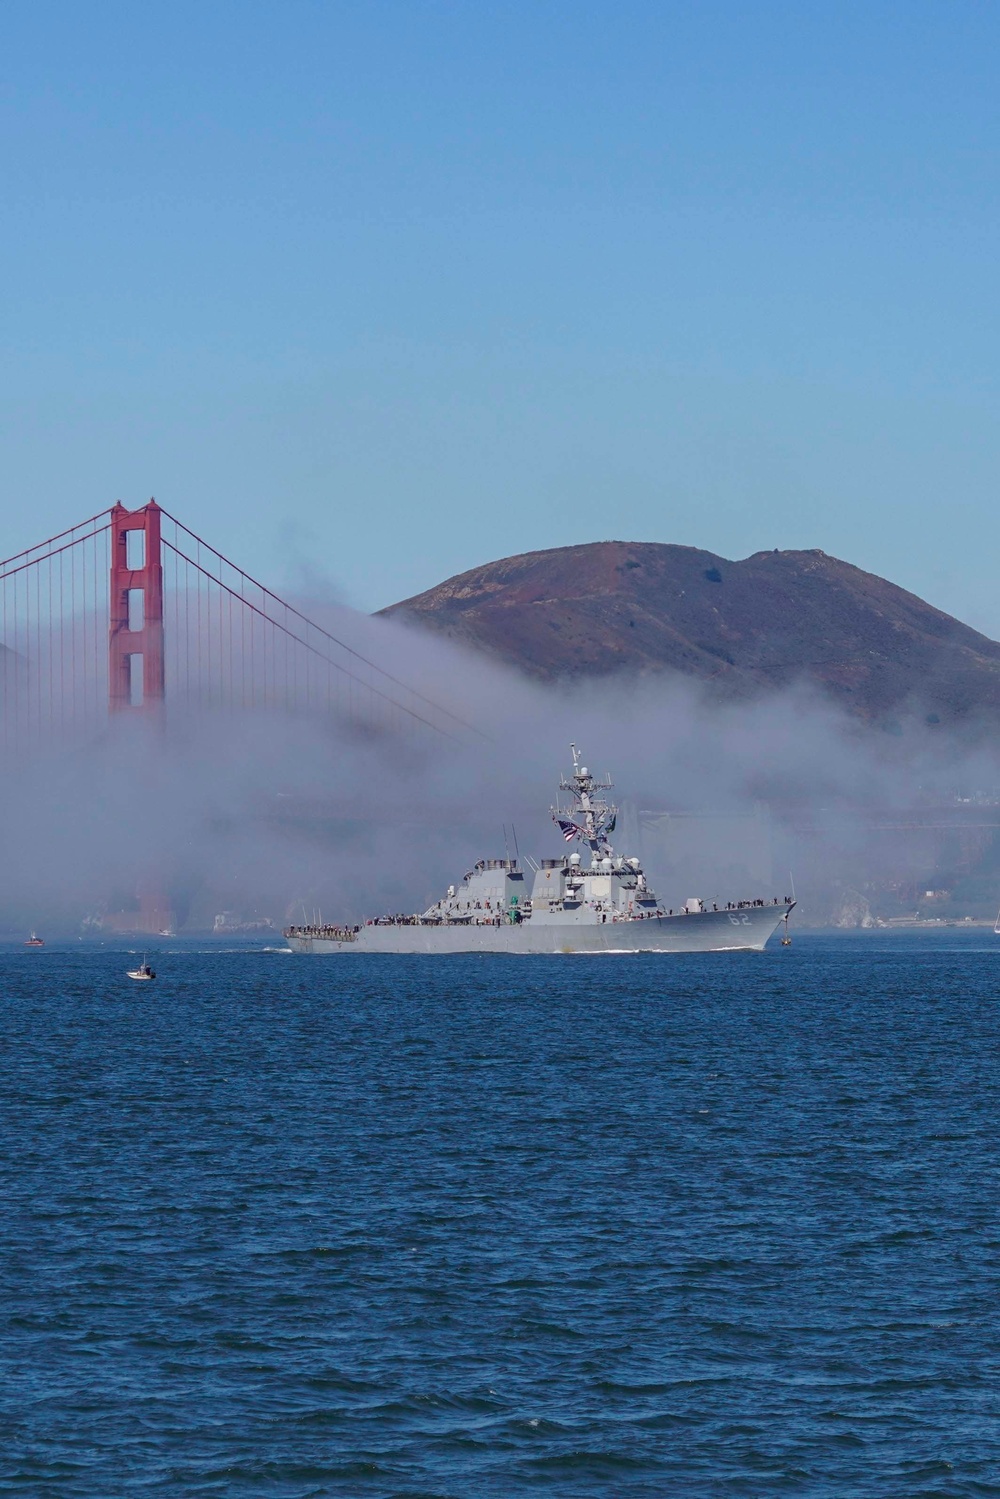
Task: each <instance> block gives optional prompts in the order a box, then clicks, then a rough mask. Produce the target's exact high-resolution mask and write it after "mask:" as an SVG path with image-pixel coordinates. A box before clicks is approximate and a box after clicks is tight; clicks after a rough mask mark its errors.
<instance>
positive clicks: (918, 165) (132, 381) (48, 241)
mask: <svg viewBox="0 0 1000 1499" xmlns="http://www.w3.org/2000/svg"><path fill="white" fill-rule="evenodd" d="M998 57H1000V7H997V6H996V5H994V4H985V3H976V0H969V3H961V0H949V3H933V4H932V3H923V0H909V3H906V4H880V3H868V4H864V5H861V4H852V3H838V4H832V3H831V4H823V3H815V4H804V3H799V4H770V3H760V4H754V3H752V0H749V3H739V4H736V3H721V0H720V3H713V0H706V3H699V4H697V5H692V4H690V3H687V4H672V3H669V0H663V3H660V4H653V3H629V0H616V3H614V4H612V3H611V0H607V3H604V4H596V3H591V0H574V3H546V0H535V3H530V4H529V3H497V4H488V3H478V4H473V3H434V4H431V3H420V0H411V3H406V4H404V3H382V0H367V3H364V4H361V3H351V4H338V3H335V0H328V3H307V0H283V3H281V4H280V5H279V4H264V3H254V0H242V3H240V4H230V3H206V0H201V3H200V4H197V5H195V4H189V3H184V0H173V3H171V4H169V5H168V4H165V3H147V4H143V5H135V4H134V3H130V4H116V3H111V0H101V3H96V0H95V3H91V4H80V3H78V0H77V3H73V4H51V3H46V0H33V3H31V4H25V3H21V0H7V3H6V4H5V5H4V6H3V7H2V9H0V173H2V182H3V197H2V202H3V205H4V207H3V227H2V233H0V347H2V353H3V358H2V361H0V398H2V400H0V484H2V490H0V494H2V510H0V520H2V525H3V545H2V547H0V550H2V551H3V553H4V554H5V555H7V554H9V553H10V552H13V551H16V550H17V549H18V548H19V547H21V546H22V545H26V544H28V543H30V542H33V541H35V540H37V539H39V538H40V537H41V536H42V535H44V534H48V533H50V532H53V531H56V530H58V529H60V528H61V527H62V526H63V525H66V524H69V523H71V522H72V521H73V520H75V519H77V518H78V517H82V516H83V515H85V514H90V513H92V512H93V511H96V510H98V509H100V508H102V507H103V506H104V505H105V504H106V503H109V502H111V501H112V500H114V499H122V500H123V501H124V502H125V503H126V504H130V505H131V504H139V503H141V502H142V501H143V500H144V499H146V498H147V497H148V496H149V495H150V494H155V495H156V496H157V498H158V499H160V500H161V501H162V503H164V504H165V505H166V506H167V507H168V508H169V509H171V510H173V511H174V512H175V513H177V514H178V515H179V516H180V517H181V518H183V519H184V520H185V521H186V522H187V523H188V524H189V525H191V526H193V527H194V529H196V530H199V531H201V532H202V534H204V535H205V536H207V537H208V538H209V539H210V540H212V541H214V542H215V543H216V544H217V545H220V546H221V547H222V549H223V550H224V551H226V552H228V553H229V554H230V555H232V556H233V557H234V558H235V560H237V561H239V562H241V563H242V564H243V565H244V566H245V567H247V568H248V570H250V571H251V572H254V573H256V574H258V575H262V576H263V577H264V578H265V580H266V581H268V582H271V583H276V584H278V585H279V586H284V587H289V586H291V587H297V586H300V585H301V583H302V580H303V579H304V578H305V579H313V580H315V579H327V580H329V581H330V582H331V583H332V584H333V585H334V586H335V587H336V588H337V589H338V590H339V591H340V593H341V595H342V596H343V597H344V598H345V599H346V600H347V601H349V602H352V603H355V604H358V605H360V606H362V607H366V608H377V607H380V606H381V605H383V604H387V603H390V602H392V601H394V600H396V599H398V598H401V597H404V596H406V595H407V594H410V593H413V592H416V591H418V590H419V589H422V588H425V587H428V586H430V585H432V584H433V583H435V582H438V581H440V580H441V579H442V578H444V577H446V576H448V575H449V574H451V573H454V572H458V571H461V570H463V569H465V568H468V567H472V566H475V565H476V564H477V563H480V562H483V561H487V560H490V559H492V558H495V557H499V556H503V555H506V554H509V553H512V552H519V551H526V550H530V549H533V548H537V547H549V546H559V545H565V544H569V543H572V542H581V541H593V540H601V539H605V538H608V537H618V538H627V539H638V540H646V541H673V542H681V543H685V544H689V545H695V546H701V547H705V548H708V549H710V550H712V551H717V552H720V553H722V554H723V555H725V556H730V557H739V556H745V555H747V554H749V553H750V552H753V551H757V550H760V549H762V548H765V547H774V546H779V547H822V548H823V549H824V550H825V551H827V552H831V553H834V554H836V555H838V556H841V557H844V558H846V559H848V560H850V561H852V562H855V563H857V564H859V565H860V566H862V567H866V568H869V569H871V570H873V571H876V572H879V573H881V574H883V575H884V576H887V577H890V578H892V579H893V580H894V581H897V582H899V583H901V584H903V585H904V586H906V587H908V588H911V589H913V590H914V591H915V592H917V593H920V594H922V595H923V596H924V597H926V598H928V599H930V600H931V602H933V603H935V604H938V605H939V606H940V607H942V608H945V609H947V610H949V611H950V612H953V613H956V614H958V615H959V616H960V617H962V618H964V619H967V620H968V621H969V622H970V623H972V624H975V625H977V626H978V627H979V628H981V629H984V630H986V631H987V632H988V633H992V634H994V635H1000V591H998V589H997V587H996V573H997V570H998V568H997V561H996V558H997V551H998V542H1000V515H998V510H1000V506H998V499H997V487H998V485H997V480H998V474H1000V422H998V420H997V385H998V379H997V377H998V366H1000V317H998V313H1000V277H998V274H997V267H998V264H1000V243H998V241H1000V234H998V228H1000V207H998V205H1000V193H998V176H1000V121H998V114H1000V86H998V85H1000V79H998Z"/></svg>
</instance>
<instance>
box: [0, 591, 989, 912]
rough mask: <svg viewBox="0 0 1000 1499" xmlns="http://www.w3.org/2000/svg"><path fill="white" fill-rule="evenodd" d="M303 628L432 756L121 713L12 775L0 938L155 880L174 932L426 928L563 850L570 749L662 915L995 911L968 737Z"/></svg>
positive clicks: (669, 683) (431, 640) (985, 808)
mask: <svg viewBox="0 0 1000 1499" xmlns="http://www.w3.org/2000/svg"><path fill="white" fill-rule="evenodd" d="M305 607H307V608H308V610H309V612H310V613H311V615H312V617H314V618H317V619H318V620H319V622H320V623H321V624H323V625H324V626H325V627H326V628H327V629H329V630H331V631H332V632H333V633H335V634H336V635H337V636H338V637H339V638H340V639H341V640H343V641H345V642H346V643H347V644H348V645H349V646H351V647H352V648H353V649H354V650H355V651H358V652H359V653H360V654H361V655H362V656H364V657H367V658H368V660H369V661H372V662H375V663H378V664H381V665H383V666H384V668H385V669H386V670H387V671H389V672H391V673H392V675H393V676H394V677H396V678H398V679H399V680H400V681H402V682H405V683H406V684H408V686H409V687H410V688H413V689H415V690H416V691H417V692H419V693H421V694H424V695H425V697H426V698H427V699H429V700H430V701H431V702H433V703H434V704H436V705H439V707H440V708H443V709H445V710H447V711H448V713H449V714H451V715H454V717H445V716H444V715H443V714H442V713H441V712H439V711H434V710H431V709H430V708H429V707H428V705H427V704H426V703H423V701H422V700H421V699H417V698H412V697H406V698H405V701H407V702H408V703H410V704H411V705H412V706H414V707H415V708H416V710H417V711H418V712H419V713H420V714H421V716H426V717H427V718H430V719H432V720H433V721H434V722H435V723H437V724H439V725H441V726H442V727H444V728H445V729H446V732H436V731H435V730H433V729H431V728H429V727H427V726H425V725H424V724H423V723H421V722H419V720H417V719H409V718H407V717H405V716H402V718H400V716H399V715H397V727H394V728H389V727H386V726H384V725H383V726H380V725H379V723H378V722H377V721H363V722H358V721H356V720H355V721H351V720H349V719H347V718H345V717H343V716H337V715H334V714H331V713H329V712H324V711H318V710H317V709H315V708H312V709H306V708H301V709H294V708H293V709H292V710H290V711H289V710H285V709H282V710H278V709H274V708H272V709H270V710H263V709H261V710H257V711H249V710H226V711H223V710H222V708H219V707H212V706H208V707H204V706H202V707H199V708H197V709H195V708H194V707H192V706H188V705H186V703H185V700H184V698H183V697H182V696H179V695H177V696H172V697H171V699H170V701H169V703H168V711H167V715H166V719H165V723H164V724H163V725H162V726H158V725H155V724H153V723H150V722H147V721H145V720H143V718H142V717H141V715H133V714H123V715H119V716H118V718H117V719H116V720H114V721H112V722H107V723H104V722H101V720H100V717H98V719H97V720H96V722H95V723H94V724H92V725H91V727H90V729H89V730H88V731H87V732H85V733H81V732H75V733H73V734H70V733H68V732H62V733H60V732H52V733H50V734H49V735H47V736H46V737H45V738H44V739H43V740H42V742H41V743H40V744H38V745H36V746H35V747H34V748H33V749H32V751H31V753H30V755H26V754H24V753H23V752H22V753H21V754H20V755H18V754H15V753H13V752H11V753H9V754H8V756H7V760H6V764H5V774H4V777H3V783H2V791H0V810H2V816H3V827H4V833H5V858H4V860H3V863H2V872H0V928H2V929H4V930H6V931H8V932H19V931H20V930H21V929H22V928H26V927H30V926H34V927H38V928H39V929H42V928H44V929H45V930H46V931H51V932H52V933H53V934H54V933H55V932H57V931H59V932H63V933H71V932H76V931H79V930H80V926H81V923H82V922H85V921H88V920H89V921H90V922H91V923H93V922H96V921H98V920H99V919H101V918H102V917H104V916H106V915H107V914H108V913H112V912H114V911H116V910H122V909H126V908H129V907H132V906H134V905H135V903H136V891H137V889H138V888H139V887H140V886H146V887H147V888H148V886H149V885H150V883H151V882H154V883H155V882H158V883H159V885H160V887H161V888H162V891H163V893H164V895H165V896H166V898H167V901H168V904H169V906H170V907H171V908H172V909H173V910H174V911H175V912H176V914H177V918H178V920H179V922H180V923H181V929H182V930H184V929H187V930H204V929H206V928H209V927H211V925H212V922H213V919H214V917H215V916H216V915H217V914H218V913H221V912H227V913H231V918H232V920H234V921H244V922H251V921H263V920H270V921H271V922H273V923H274V924H275V925H276V926H280V925H281V924H282V923H283V922H285V921H287V920H302V919H304V918H305V919H312V918H313V917H315V916H321V917H322V918H323V919H326V920H339V919H344V920H351V921H355V920H359V919H363V918H364V917H365V916H368V915H374V914H378V913H379V912H381V911H386V910H390V911H415V910H421V909H423V908H424V907H426V906H427V905H428V904H429V903H430V902H431V901H432V900H433V899H435V898H436V897H437V896H438V895H439V894H440V893H441V892H442V890H443V888H444V887H445V886H446V885H447V884H448V883H449V882H450V881H453V880H455V879H457V878H458V877H460V876H461V875H462V873H463V872H464V871H465V870H466V869H467V868H469V867H470V865H471V864H472V862H474V861H475V860H476V859H478V858H480V857H493V856H498V855H502V854H503V853H504V852H505V837H506V842H507V849H508V851H509V852H510V853H512V854H513V852H514V849H515V839H516V844H517V848H518V851H519V852H520V855H521V857H522V860H523V859H524V857H525V856H526V855H530V856H531V857H533V858H535V859H538V858H541V857H542V856H544V855H555V854H558V853H560V852H561V851H562V850H563V848H564V845H563V844H562V842H561V840H560V838H559V835H558V832H557V830H556V829H555V828H554V827H553V825H552V822H551V820H550V816H549V808H550V806H551V805H552V803H553V802H554V801H555V800H556V797H557V786H558V779H559V774H560V772H565V771H567V770H568V769H569V768H570V765H571V756H570V749H569V746H570V743H571V741H572V742H575V743H576V744H577V745H578V746H579V747H580V749H581V751H582V753H583V756H584V759H585V761H586V763H587V764H588V765H589V767H590V768H591V769H592V770H593V771H595V772H604V771H606V770H607V771H610V772H611V773H612V776H613V779H614V782H615V793H614V795H615V799H616V800H617V801H618V802H619V804H620V805H621V807H622V815H621V817H620V819H619V826H618V831H617V833H616V836H615V843H616V846H617V847H618V849H619V850H620V851H621V852H622V853H625V854H632V853H636V852H637V853H639V854H640V856H641V857H642V858H643V860H644V862H645V864H646V867H647V870H648V871H649V874H650V877H651V882H652V883H653V884H654V887H655V888H657V890H658V892H659V893H660V894H661V896H662V898H663V899H664V900H665V901H666V902H667V903H668V904H674V905H676V904H678V903H679V902H680V901H681V900H683V899H685V898H686V897H687V896H689V895H700V896H702V897H703V898H705V899H707V900H709V901H712V900H717V901H720V902H722V901H725V900H730V899H732V900H737V899H742V898H747V897H752V896H755V895H764V896H771V895H781V894H784V893H785V892H786V891H789V889H790V885H791V882H792V881H793V880H794V884H795V894H796V896H797V897H798V899H799V902H800V912H799V919H801V920H802V921H804V922H806V923H813V924H818V925H820V924H826V923H829V922H831V921H836V920H838V919H850V912H851V911H852V910H853V911H855V913H856V914H857V913H860V915H859V918H858V919H863V918H864V913H865V912H866V911H867V910H878V909H879V908H880V905H881V906H885V907H886V909H889V908H893V909H895V908H897V907H898V909H900V910H905V909H908V908H909V905H911V904H912V902H913V900H915V899H916V898H917V896H918V895H919V896H920V898H925V896H926V890H930V889H936V888H937V886H938V885H942V884H943V882H944V881H946V880H947V881H949V882H950V885H949V889H952V888H954V889H960V897H959V896H955V897H954V898H955V899H959V898H961V899H964V900H965V902H966V904H967V905H969V907H970V910H972V906H973V905H975V906H976V910H975V912H974V914H982V911H983V910H985V909H986V907H987V906H989V905H990V903H992V904H993V906H994V908H995V905H996V904H997V901H998V900H1000V883H998V884H997V896H996V898H995V897H994V891H993V884H992V881H993V861H992V846H993V842H994V840H995V837H996V834H995V832H994V831H992V822H993V821H994V819H995V811H994V809H993V808H992V805H991V803H992V801H993V799H994V798H993V788H994V787H996V786H997V785H1000V764H998V757H997V755H996V754H995V753H994V751H993V750H992V748H991V747H990V743H989V739H988V737H987V736H985V735H984V734H982V733H977V732H975V726H969V727H968V728H967V729H966V730H964V731H963V732H962V733H959V732H957V731H953V730H949V729H947V728H946V727H944V726H941V725H934V726H929V725H927V724H926V723H925V722H924V716H923V715H922V714H921V713H920V711H919V705H915V706H914V712H913V715H912V717H911V718H910V719H909V720H906V721H904V722H903V723H902V724H901V726H900V727H901V731H900V732H895V733H892V734H889V733H886V732H883V731H879V730H877V729H870V728H866V727H864V726H863V725H861V724H859V723H858V722H856V721H854V720H852V719H849V718H847V717H846V716H844V715H843V714H842V713H841V712H840V711H838V710H837V709H835V708H834V707H832V706H831V705H830V704H829V703H827V702H825V701H824V700H823V699H822V697H820V696H819V695H818V694H817V693H815V692H814V691H811V690H810V689H809V688H808V687H807V686H805V685H803V686H801V687H800V688H797V689H794V690H789V691H785V692H783V693H781V694H780V695H777V696H770V697H765V698H761V699H760V700H758V701H754V702H747V703H743V704H738V705H733V704H727V705H724V706H720V705H719V704H718V703H715V702H712V701H711V700H710V699H709V698H708V697H707V696H705V694H704V693H703V692H702V691H701V690H700V689H699V688H698V687H697V686H696V685H694V684H692V683H690V682H686V681H685V680H684V679H681V678H675V677H657V678H647V679H643V680H639V681H627V680H625V679H621V678H618V679H609V680H608V681H599V680H593V679H591V680H588V681H585V682H577V683H570V684H564V685H559V686H542V685H538V684H535V683H532V682H530V681H528V680H526V679H524V678H522V677H520V676H519V675H517V674H515V673H513V672H511V671H509V670H506V669H505V668H503V667H502V666H500V665H498V664H496V663H493V662H491V661H489V660H487V659H484V658H483V657H481V656H478V655H473V654H471V653H469V652H466V651H465V650H462V649H459V648H458V647H455V646H453V645H450V644H449V643H448V642H446V641H443V640H441V639H438V638H435V637H432V636H430V635H428V634H426V633H423V632H420V631H417V630H412V629H408V628H407V627H405V626H403V625H400V624H397V623H390V622H386V621H382V620H376V619H370V618H368V617H366V616H363V615H359V614H356V613H353V612H352V611H350V610H347V609H344V608H342V607H340V606H334V605H330V604H321V603H317V601H316V600H315V599H313V600H310V601H309V602H308V604H307V605H306V606H305ZM343 659H344V660H345V661H346V660H351V661H352V663H353V666H354V668H355V669H357V670H358V671H360V672H361V673H362V675H365V676H366V677H367V678H368V679H369V680H371V681H376V680H381V679H379V678H378V677H377V676H376V675H375V674H374V673H373V672H372V670H371V669H370V668H368V667H366V666H364V665H363V664H362V663H359V662H357V661H356V660H354V658H348V657H344V658H343ZM382 688H383V689H384V690H386V691H388V692H391V693H394V694H395V695H397V696H399V697H401V698H402V694H400V693H399V692H398V690H397V689H396V688H394V687H393V686H392V685H391V684H388V683H386V682H384V681H382ZM400 725H401V726H400ZM952 821H953V822H954V828H952V827H951V822H952ZM962 881H964V882H965V883H964V885H963V884H962ZM977 881H978V884H977V883H976V882H977ZM970 882H971V883H970ZM911 887H912V888H911ZM918 887H919V889H918ZM925 887H926V888H925ZM914 892H916V893H914ZM934 898H935V899H939V900H941V901H944V900H945V896H943V895H941V896H937V895H936V896H935V897H934ZM949 898H951V897H949ZM977 902H978V904H976V903H977ZM845 911H846V912H847V913H848V916H847V917H845V916H844V913H845ZM89 929H90V930H96V929H97V928H96V927H94V926H91V927H90V928H89Z"/></svg>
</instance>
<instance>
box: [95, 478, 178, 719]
mask: <svg viewBox="0 0 1000 1499" xmlns="http://www.w3.org/2000/svg"><path fill="white" fill-rule="evenodd" d="M160 514H161V511H160V507H159V505H158V504H157V503H156V501H155V500H150V502H149V504H148V505H143V507H142V509H141V510H126V509H125V506H124V505H121V504H118V505H115V506H114V507H113V509H112V511H111V628H110V632H109V636H108V708H109V710H110V711H111V712H112V713H121V712H124V711H126V710H128V709H139V710H143V711H145V712H153V713H156V712H159V710H160V707H161V705H162V703H163V699H164V670H163V566H162V562H161V559H160Z"/></svg>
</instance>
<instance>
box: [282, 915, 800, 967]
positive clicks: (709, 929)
mask: <svg viewBox="0 0 1000 1499" xmlns="http://www.w3.org/2000/svg"><path fill="white" fill-rule="evenodd" d="M793 904H794V902H790V903H789V904H788V905H777V906H774V905H768V906H748V907H747V908H746V909H744V910H741V911H700V912H692V913H690V914H688V915H679V916H656V917H649V918H647V919H645V920H643V921H614V922H606V923H590V922H588V923H583V922H580V923H568V922H567V923H563V922H559V923H556V922H537V923H535V922H533V921H530V920H529V921H523V922H520V923H518V924H517V925H515V926H510V925H504V926H464V925H461V924H459V923H453V924H450V925H446V926H434V925H430V924H428V925H424V926H402V925H401V926H389V925H386V926H364V927H362V928H361V929H360V931H359V932H358V933H357V936H356V938H355V940H354V941H351V942H345V941H339V940H337V939H335V938H332V937H306V936H301V937H300V936H294V937H292V936H290V937H288V938H287V941H288V945H289V947H290V948H291V950H292V952H295V953H305V954H309V955H311V956H313V957H327V956H330V955H332V954H334V953H467V952H498V953H628V952H675V953H685V952H748V951H749V952H761V951H763V949H764V947H765V946H766V944H767V941H768V938H769V937H771V936H773V935H774V933H775V931H776V930H777V928H778V926H779V925H780V924H781V922H782V921H783V920H784V918H785V916H786V915H787V913H788V912H789V911H790V910H791V909H792V905H793Z"/></svg>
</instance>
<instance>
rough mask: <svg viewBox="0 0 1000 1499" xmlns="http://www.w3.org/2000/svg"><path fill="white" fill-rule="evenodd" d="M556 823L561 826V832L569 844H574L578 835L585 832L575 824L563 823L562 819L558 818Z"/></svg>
mask: <svg viewBox="0 0 1000 1499" xmlns="http://www.w3.org/2000/svg"><path fill="white" fill-rule="evenodd" d="M556 821H557V822H558V824H559V831H560V832H561V833H562V835H563V837H564V838H565V839H566V842H567V843H572V842H573V839H574V838H575V837H576V836H577V834H578V833H580V832H582V831H583V830H582V828H578V827H577V825H576V823H575V822H563V820H562V818H561V817H557V818H556Z"/></svg>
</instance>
